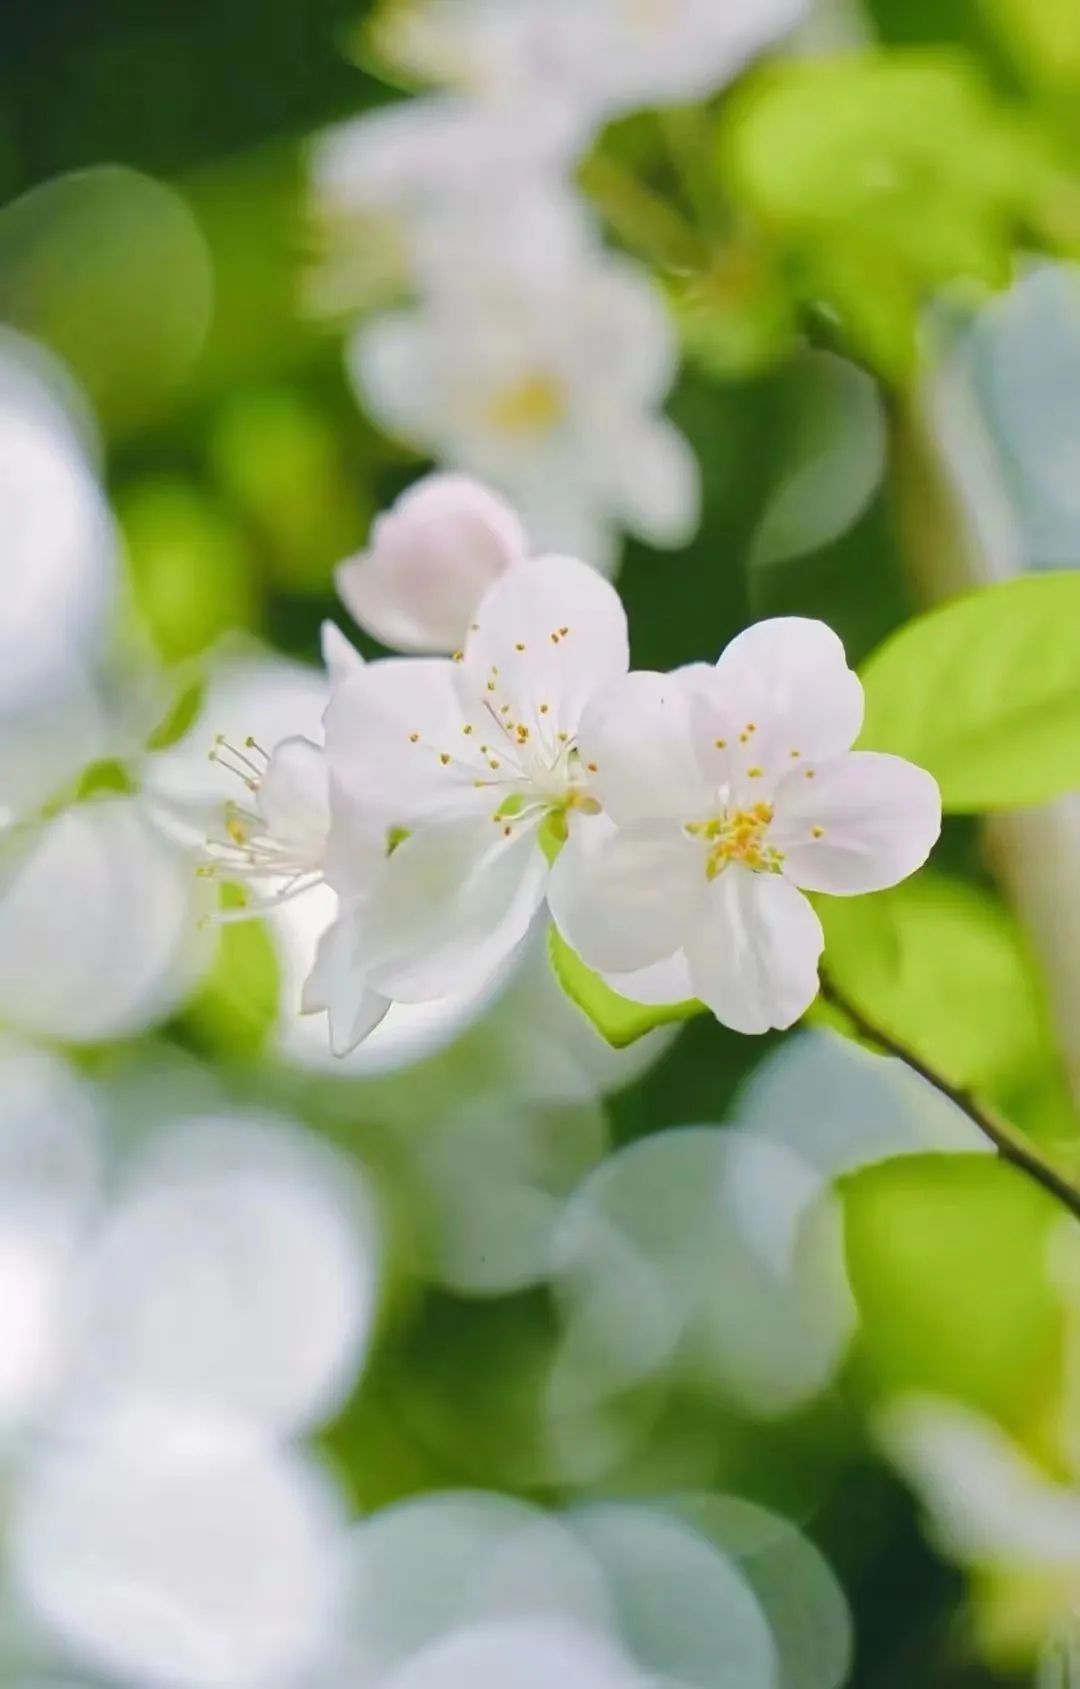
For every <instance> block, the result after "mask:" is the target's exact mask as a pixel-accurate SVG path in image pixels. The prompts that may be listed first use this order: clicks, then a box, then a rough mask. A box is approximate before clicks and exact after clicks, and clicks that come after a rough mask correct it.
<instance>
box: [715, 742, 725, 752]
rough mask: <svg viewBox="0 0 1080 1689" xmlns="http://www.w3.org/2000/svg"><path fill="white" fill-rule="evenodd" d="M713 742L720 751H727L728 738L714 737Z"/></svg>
mask: <svg viewBox="0 0 1080 1689" xmlns="http://www.w3.org/2000/svg"><path fill="white" fill-rule="evenodd" d="M713 744H714V745H715V746H716V748H717V750H718V751H726V750H727V740H726V739H714V740H713Z"/></svg>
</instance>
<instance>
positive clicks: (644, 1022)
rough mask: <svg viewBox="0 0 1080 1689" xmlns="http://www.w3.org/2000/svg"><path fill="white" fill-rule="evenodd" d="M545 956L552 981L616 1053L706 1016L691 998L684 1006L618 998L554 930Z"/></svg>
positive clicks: (553, 929) (695, 1000) (701, 1007)
mask: <svg viewBox="0 0 1080 1689" xmlns="http://www.w3.org/2000/svg"><path fill="white" fill-rule="evenodd" d="M548 953H549V955H550V957H551V965H552V967H553V968H554V970H555V977H556V979H557V980H558V982H559V984H560V985H561V986H562V988H563V990H564V991H565V992H566V995H567V996H568V997H569V999H570V1001H571V1002H572V1003H574V1004H576V1005H577V1007H578V1008H579V1009H580V1010H581V1012H582V1014H583V1015H585V1016H586V1017H587V1019H589V1020H591V1021H592V1024H593V1025H594V1026H595V1028H596V1030H597V1032H599V1034H600V1036H601V1038H606V1039H607V1042H608V1043H609V1044H611V1045H612V1046H613V1047H614V1048H615V1049H616V1050H623V1049H625V1048H626V1046H627V1045H628V1044H635V1043H636V1042H637V1040H638V1039H639V1038H644V1036H645V1034H646V1033H647V1032H651V1031H652V1030H653V1028H654V1027H657V1026H670V1025H671V1024H672V1023H673V1022H676V1021H683V1020H692V1019H693V1017H694V1016H695V1015H700V1014H704V1013H705V1005H704V1003H699V1002H698V1001H697V999H696V998H693V997H691V998H689V999H688V1000H687V1001H686V1002H683V1003H663V1004H654V1003H632V1002H631V1001H630V999H629V998H628V997H620V996H619V994H618V992H617V991H612V989H611V987H610V985H606V984H605V983H604V981H603V980H602V979H601V978H600V976H599V974H594V973H593V972H592V970H591V968H587V967H586V966H585V963H584V962H583V961H582V960H581V957H580V956H578V955H577V954H576V952H575V951H573V950H571V948H570V946H569V945H568V944H567V943H566V941H565V939H563V938H562V937H560V935H559V933H558V932H557V930H556V929H555V928H554V927H552V928H551V929H550V931H549V934H548Z"/></svg>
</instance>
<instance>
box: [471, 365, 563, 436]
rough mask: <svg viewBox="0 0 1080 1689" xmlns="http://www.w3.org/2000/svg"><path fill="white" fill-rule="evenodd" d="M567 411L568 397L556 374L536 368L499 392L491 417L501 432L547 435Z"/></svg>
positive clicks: (491, 404)
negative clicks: (546, 373)
mask: <svg viewBox="0 0 1080 1689" xmlns="http://www.w3.org/2000/svg"><path fill="white" fill-rule="evenodd" d="M565 414H566V398H565V395H564V393H563V389H562V386H561V384H560V383H559V382H558V381H556V380H555V378H554V376H550V375H545V373H544V372H543V370H536V371H534V372H533V373H532V374H530V375H526V376H524V377H523V378H522V379H521V380H520V381H517V382H515V383H514V384H513V385H512V386H510V387H505V388H503V390H502V391H501V392H499V393H496V395H495V397H494V398H493V399H492V401H491V403H490V405H489V406H488V419H489V421H490V422H491V424H492V425H493V427H495V428H496V429H498V431H499V433H500V434H510V435H514V436H517V435H521V434H547V433H550V431H551V429H553V428H554V427H556V425H557V424H558V423H560V422H561V421H562V419H563V417H564V416H565Z"/></svg>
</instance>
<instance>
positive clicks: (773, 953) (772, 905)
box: [686, 867, 824, 1033]
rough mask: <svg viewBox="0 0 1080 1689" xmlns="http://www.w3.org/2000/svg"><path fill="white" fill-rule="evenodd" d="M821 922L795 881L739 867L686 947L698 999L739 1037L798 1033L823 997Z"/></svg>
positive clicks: (724, 877)
mask: <svg viewBox="0 0 1080 1689" xmlns="http://www.w3.org/2000/svg"><path fill="white" fill-rule="evenodd" d="M823 946H824V936H823V934H822V931H821V922H820V921H819V920H818V918H817V916H816V915H815V913H814V911H813V909H812V908H811V907H810V904H809V903H808V902H807V900H806V898H805V897H804V896H803V895H802V892H801V891H799V890H798V889H797V888H796V887H795V886H793V885H792V884H791V883H790V881H788V880H785V879H784V878H783V877H782V876H781V875H779V874H755V873H752V872H751V871H750V870H749V869H746V868H740V867H732V868H728V869H726V870H725V871H724V872H723V873H722V874H718V875H717V877H716V879H715V880H713V881H712V883H711V886H710V890H709V898H708V902H707V905H706V908H705V910H704V911H703V915H702V919H701V921H700V922H699V924H698V926H697V928H696V930H695V932H694V935H693V937H692V938H691V939H690V940H689V942H688V943H687V946H686V954H687V960H688V961H689V964H690V975H691V978H692V979H693V982H694V994H695V996H697V997H700V998H701V1000H702V1002H703V1003H706V1004H708V1006H709V1008H710V1009H711V1010H712V1012H713V1014H714V1015H715V1016H716V1018H717V1020H719V1021H722V1022H723V1024H724V1025H725V1026H730V1027H731V1028H732V1029H733V1030H734V1031H735V1032H745V1033H758V1032H768V1031H769V1029H770V1028H771V1027H777V1028H780V1029H782V1028H784V1027H787V1026H791V1025H792V1024H793V1023H794V1022H795V1021H797V1020H798V1019H799V1016H800V1015H802V1014H803V1013H805V1011H806V1010H807V1009H808V1008H809V1007H810V1004H811V1003H812V1002H813V1000H814V998H815V996H816V995H817V989H818V973H817V968H818V959H819V957H820V956H821V951H822V948H823Z"/></svg>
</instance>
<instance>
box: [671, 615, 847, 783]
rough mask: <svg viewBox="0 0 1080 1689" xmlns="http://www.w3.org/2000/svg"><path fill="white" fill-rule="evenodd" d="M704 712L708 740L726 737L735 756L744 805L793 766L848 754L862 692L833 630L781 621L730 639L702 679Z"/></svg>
mask: <svg viewBox="0 0 1080 1689" xmlns="http://www.w3.org/2000/svg"><path fill="white" fill-rule="evenodd" d="M702 709H703V719H702V736H703V738H709V737H718V738H723V739H726V740H727V741H728V744H729V747H730V748H731V751H732V754H733V756H734V757H735V759H736V763H737V768H738V770H739V771H740V776H739V779H738V784H737V787H736V790H735V793H734V795H735V797H736V800H737V801H741V800H742V799H743V797H761V796H763V795H765V794H766V793H769V792H771V791H772V790H773V789H774V787H775V785H776V783H777V782H778V781H779V780H780V779H782V778H783V776H784V775H785V774H786V773H787V772H788V771H789V770H790V769H791V768H792V767H793V765H794V764H795V763H798V764H799V765H800V767H805V766H806V764H807V763H808V762H810V761H812V760H813V759H815V758H824V757H834V756H839V755H840V754H841V752H843V751H846V750H849V749H850V747H851V746H852V744H853V743H854V741H855V739H856V738H857V737H858V734H859V729H860V728H861V726H862V716H863V694H862V686H861V685H860V683H859V679H858V676H857V675H855V674H853V673H852V671H851V670H850V669H849V668H848V666H847V658H846V657H845V655H844V647H843V645H842V644H841V643H840V641H839V639H838V638H837V637H836V634H835V633H833V631H832V629H831V628H828V627H826V626H825V623H824V622H817V621H811V620H808V619H806V618H805V617H802V616H780V617H776V618H774V619H773V620H771V621H764V622H757V623H756V624H755V625H754V626H753V627H750V628H747V629H746V631H745V632H744V633H741V634H739V636H738V637H737V638H736V639H733V640H732V642H731V644H730V645H729V646H728V647H727V650H726V651H724V653H723V654H722V656H721V657H720V660H719V662H718V663H717V665H716V668H715V670H714V672H713V676H712V679H711V681H703V685H702ZM750 769H758V770H760V771H761V772H760V774H758V775H749V770H750Z"/></svg>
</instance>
